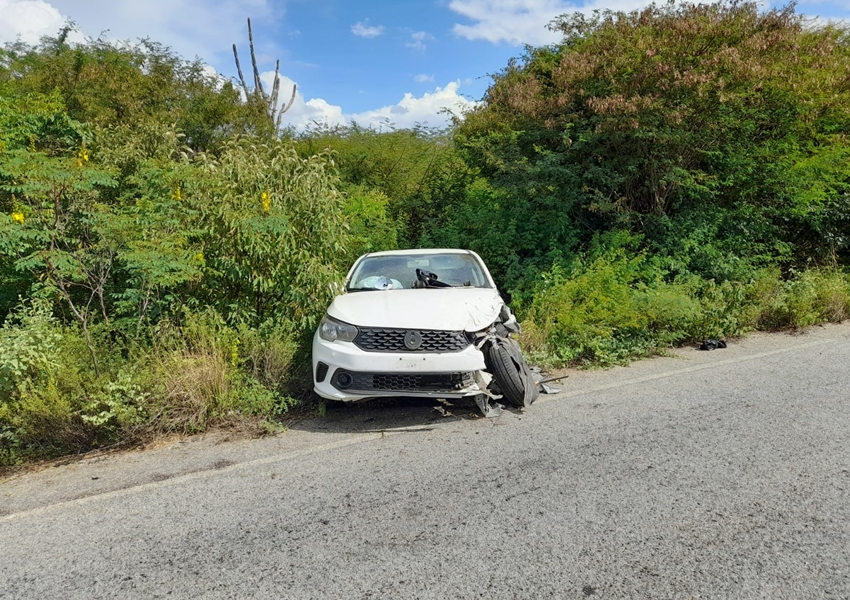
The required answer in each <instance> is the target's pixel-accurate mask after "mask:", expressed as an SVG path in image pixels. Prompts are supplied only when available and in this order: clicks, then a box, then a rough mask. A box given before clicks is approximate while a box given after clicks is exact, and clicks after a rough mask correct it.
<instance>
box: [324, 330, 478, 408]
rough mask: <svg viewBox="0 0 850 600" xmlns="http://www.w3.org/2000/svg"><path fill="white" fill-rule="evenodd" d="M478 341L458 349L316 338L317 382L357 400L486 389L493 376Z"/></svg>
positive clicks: (339, 396) (333, 395) (338, 396)
mask: <svg viewBox="0 0 850 600" xmlns="http://www.w3.org/2000/svg"><path fill="white" fill-rule="evenodd" d="M484 369H485V364H484V354H483V353H482V352H481V350H479V349H478V348H476V347H475V346H474V345H470V346H468V347H466V348H464V349H463V350H461V351H459V352H443V353H394V352H366V351H364V350H361V349H360V348H358V347H357V346H356V345H354V344H353V343H351V342H343V341H339V340H337V341H334V342H329V341H326V340H323V339H322V338H321V337H320V336H319V335H318V333H317V334H316V336H314V338H313V383H314V389H315V391H316V393H317V394H318V395H319V396H322V397H323V398H327V399H330V400H339V401H343V402H357V401H360V400H368V399H370V398H379V397H386V396H414V397H431V398H434V397H436V398H462V397H465V396H477V395H479V394H486V395H488V396H489V395H491V394H490V393H489V392H488V391H487V387H488V385H489V383H490V380H491V376H490V374H489V373H487V372H485V371H484Z"/></svg>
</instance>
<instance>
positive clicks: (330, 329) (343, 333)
mask: <svg viewBox="0 0 850 600" xmlns="http://www.w3.org/2000/svg"><path fill="white" fill-rule="evenodd" d="M357 333H358V332H357V328H356V327H355V326H354V325H349V324H348V323H343V322H342V321H337V320H336V319H332V318H330V317H329V316H327V315H325V318H324V319H322V322H321V324H319V337H320V338H322V339H323V340H327V341H329V342H333V341H336V340H342V341H344V342H353V341H354V338H356V337H357Z"/></svg>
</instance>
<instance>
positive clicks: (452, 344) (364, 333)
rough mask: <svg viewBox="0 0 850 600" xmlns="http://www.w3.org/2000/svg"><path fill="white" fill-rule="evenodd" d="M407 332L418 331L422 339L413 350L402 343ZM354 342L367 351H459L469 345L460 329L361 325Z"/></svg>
mask: <svg viewBox="0 0 850 600" xmlns="http://www.w3.org/2000/svg"><path fill="white" fill-rule="evenodd" d="M409 332H414V333H418V334H419V336H420V337H421V339H422V343H421V345H420V346H419V347H418V348H415V349H413V350H411V349H410V348H408V347H407V346H406V345H405V343H404V336H405V335H407V334H408V333H409ZM354 344H355V345H356V346H357V347H358V348H360V349H362V350H366V351H367V352H460V351H461V350H463V349H464V348H466V347H467V346H469V340H468V339H466V335H465V334H464V332H462V331H441V330H435V329H388V328H379V327H363V328H360V332H359V333H358V334H357V337H356V338H354Z"/></svg>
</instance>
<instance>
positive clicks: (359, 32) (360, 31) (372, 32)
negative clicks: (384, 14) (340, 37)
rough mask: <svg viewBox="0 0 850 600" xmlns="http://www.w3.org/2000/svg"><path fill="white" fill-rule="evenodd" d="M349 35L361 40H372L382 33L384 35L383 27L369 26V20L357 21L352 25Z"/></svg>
mask: <svg viewBox="0 0 850 600" xmlns="http://www.w3.org/2000/svg"><path fill="white" fill-rule="evenodd" d="M351 33H353V34H354V35H356V36H357V37H362V38H373V37H378V36H379V35H381V34H382V33H384V26H383V25H377V26H374V27H371V26H369V19H366V20H365V21H358V22H357V23H355V24H354V25H352V26H351Z"/></svg>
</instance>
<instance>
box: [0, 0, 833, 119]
mask: <svg viewBox="0 0 850 600" xmlns="http://www.w3.org/2000/svg"><path fill="white" fill-rule="evenodd" d="M645 4H647V1H646V0H610V1H607V2H606V1H604V0H590V1H588V2H584V3H571V2H567V1H565V0H394V1H385V0H361V1H345V0H0V42H3V41H8V40H11V39H15V37H17V36H20V37H21V39H24V40H25V41H35V40H37V39H38V37H39V36H40V35H44V34H52V33H54V32H55V31H56V30H57V29H58V28H59V27H60V26H61V25H62V23H63V22H64V21H65V20H66V19H69V18H70V19H72V20H73V21H74V22H75V23H76V24H77V26H78V28H79V30H80V34H79V35H80V36H91V37H97V36H99V35H101V34H103V35H105V36H107V37H108V38H114V39H122V40H125V39H130V40H135V39H138V38H142V37H150V38H151V39H153V40H155V41H159V42H162V43H164V44H167V45H169V46H171V47H173V48H174V49H175V50H176V51H177V52H179V53H180V54H182V55H184V56H186V57H188V58H194V57H195V56H198V57H200V58H201V59H202V60H204V62H206V63H207V64H209V65H210V67H211V69H215V70H216V71H217V72H219V73H221V74H222V75H224V76H226V77H231V76H235V73H236V70H235V67H234V64H233V57H232V53H231V50H230V46H231V44H232V43H234V42H235V43H236V44H237V45H238V47H239V50H240V58H241V60H242V65H243V69H250V61H249V58H248V42H247V31H246V24H245V19H246V18H247V17H251V18H252V22H253V24H254V38H255V46H256V49H257V52H258V58H259V61H260V69H261V71H263V72H264V75H263V78H264V80H266V81H270V80H271V71H273V69H274V60H275V58H279V59H280V61H281V73H282V75H283V76H284V77H285V79H284V81H285V83H286V84H290V83H291V82H295V83H297V84H298V90H299V93H298V97H297V100H296V103H295V105H294V106H293V109H292V110H291V111H290V112H289V113H287V115H286V116H287V121H288V122H289V123H290V124H292V125H295V126H298V127H303V126H304V125H305V124H307V123H309V122H310V121H312V120H319V121H327V122H331V123H343V122H350V121H351V120H356V121H358V122H361V123H364V124H372V125H376V126H379V125H380V124H381V123H384V122H386V121H387V120H389V121H391V122H392V123H394V124H395V125H396V126H399V127H409V126H412V125H413V124H415V123H425V124H428V125H432V126H440V125H442V124H444V123H445V116H444V115H441V114H439V113H440V110H441V108H443V107H448V108H450V109H452V110H454V111H462V110H463V109H464V108H468V107H469V106H472V105H473V103H474V102H475V101H477V100H480V98H481V97H482V95H483V93H484V91H485V89H486V87H487V84H488V81H489V79H488V78H487V74H488V73H493V72H497V71H499V70H500V69H502V68H503V67H504V66H505V65H506V64H507V62H508V60H509V59H510V58H511V57H513V56H519V55H520V54H521V53H522V51H523V45H524V44H531V45H540V44H545V43H548V42H552V41H555V40H556V39H557V38H556V37H555V36H554V35H553V34H551V32H548V31H547V30H546V27H545V26H546V23H547V22H549V20H550V19H551V18H552V17H554V16H556V15H558V14H562V13H565V12H572V11H574V10H582V11H589V10H592V9H594V8H611V9H615V10H630V9H633V8H638V7H640V6H643V5H645ZM798 10H800V11H802V12H804V13H806V14H808V15H812V16H820V17H824V18H838V19H843V18H845V17H847V16H848V14H850V0H824V1H820V2H801V3H800V4H799V5H798ZM283 89H284V91H286V90H287V89H291V87H289V88H287V87H286V86H284V87H283ZM281 95H284V93H282V94H281ZM285 95H286V96H287V97H288V93H287V94H285Z"/></svg>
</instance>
